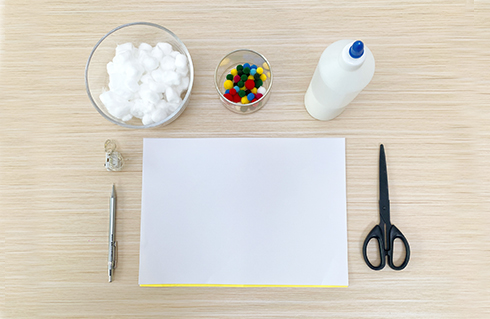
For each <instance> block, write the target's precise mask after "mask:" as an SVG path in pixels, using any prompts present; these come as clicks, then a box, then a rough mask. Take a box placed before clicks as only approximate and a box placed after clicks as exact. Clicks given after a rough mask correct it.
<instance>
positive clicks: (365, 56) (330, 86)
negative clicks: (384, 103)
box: [305, 40, 374, 121]
mask: <svg viewBox="0 0 490 319" xmlns="http://www.w3.org/2000/svg"><path fill="white" fill-rule="evenodd" d="M373 75H374V57H373V54H372V53H371V51H370V50H369V49H368V48H367V47H366V46H364V44H363V43H362V42H361V41H354V40H340V41H337V42H334V43H332V44H331V45H330V46H328V48H326V49H325V51H323V53H322V56H321V57H320V61H319V62H318V65H317V67H316V70H315V73H314V74H313V78H312V79H311V82H310V86H309V87H308V90H307V91H306V95H305V107H306V110H307V111H308V113H310V115H311V116H313V117H314V118H316V119H318V120H323V121H326V120H331V119H333V118H335V117H337V116H338V115H340V113H342V112H343V111H344V109H345V107H346V106H347V104H349V103H350V102H352V100H354V98H355V97H356V96H357V95H358V94H359V93H360V92H361V91H362V90H363V89H364V88H365V87H366V86H367V85H368V84H369V82H370V81H371V79H372V78H373Z"/></svg>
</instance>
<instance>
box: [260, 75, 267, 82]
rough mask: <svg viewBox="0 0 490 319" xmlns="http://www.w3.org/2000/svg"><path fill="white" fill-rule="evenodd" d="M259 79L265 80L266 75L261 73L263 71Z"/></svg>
mask: <svg viewBox="0 0 490 319" xmlns="http://www.w3.org/2000/svg"><path fill="white" fill-rule="evenodd" d="M260 79H261V80H262V81H265V80H267V76H266V75H265V74H263V73H262V75H260Z"/></svg>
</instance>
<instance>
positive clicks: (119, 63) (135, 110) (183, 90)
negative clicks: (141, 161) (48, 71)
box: [85, 22, 194, 128]
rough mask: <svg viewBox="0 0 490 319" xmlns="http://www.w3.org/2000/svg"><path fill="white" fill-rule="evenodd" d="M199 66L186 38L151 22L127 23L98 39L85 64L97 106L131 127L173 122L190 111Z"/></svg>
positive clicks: (88, 85) (113, 119) (90, 92)
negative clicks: (184, 41)
mask: <svg viewBox="0 0 490 319" xmlns="http://www.w3.org/2000/svg"><path fill="white" fill-rule="evenodd" d="M193 82H194V66H193V64H192V59H191V56H190V54H189V51H188V50H187V48H186V46H185V45H184V43H183V42H182V41H181V40H180V39H179V38H178V37H177V36H176V35H175V34H173V33H172V32H171V31H170V30H168V29H166V28H164V27H162V26H160V25H157V24H154V23H148V22H135V23H129V24H124V25H121V26H119V27H117V28H115V29H114V30H112V31H110V32H109V33H107V34H106V35H105V36H104V37H102V39H100V40H99V42H97V44H96V45H95V47H94V48H93V50H92V52H91V53H90V56H89V58H88V61H87V65H86V67H85V85H86V89H87V94H88V96H89V99H90V101H91V102H92V104H93V105H94V106H95V108H96V109H97V111H98V112H99V113H100V114H101V115H102V116H103V117H104V118H106V119H107V120H109V121H110V122H112V123H115V124H118V125H121V126H124V127H127V128H150V127H156V126H163V125H167V124H170V123H171V122H173V121H174V120H175V119H177V118H178V117H179V116H180V115H181V114H182V112H184V110H185V108H186V107H187V104H188V103H189V98H190V95H191V91H192V85H193Z"/></svg>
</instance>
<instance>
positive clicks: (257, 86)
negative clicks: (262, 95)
mask: <svg viewBox="0 0 490 319" xmlns="http://www.w3.org/2000/svg"><path fill="white" fill-rule="evenodd" d="M262 84H264V82H262V80H261V79H258V80H257V81H255V87H256V88H257V89H258V88H259V87H261V86H262Z"/></svg>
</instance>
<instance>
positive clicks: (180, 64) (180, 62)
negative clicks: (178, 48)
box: [175, 53, 187, 69]
mask: <svg viewBox="0 0 490 319" xmlns="http://www.w3.org/2000/svg"><path fill="white" fill-rule="evenodd" d="M175 67H176V68H177V69H183V68H185V67H187V57H186V56H185V55H183V54H180V53H178V54H177V56H176V57H175Z"/></svg>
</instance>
